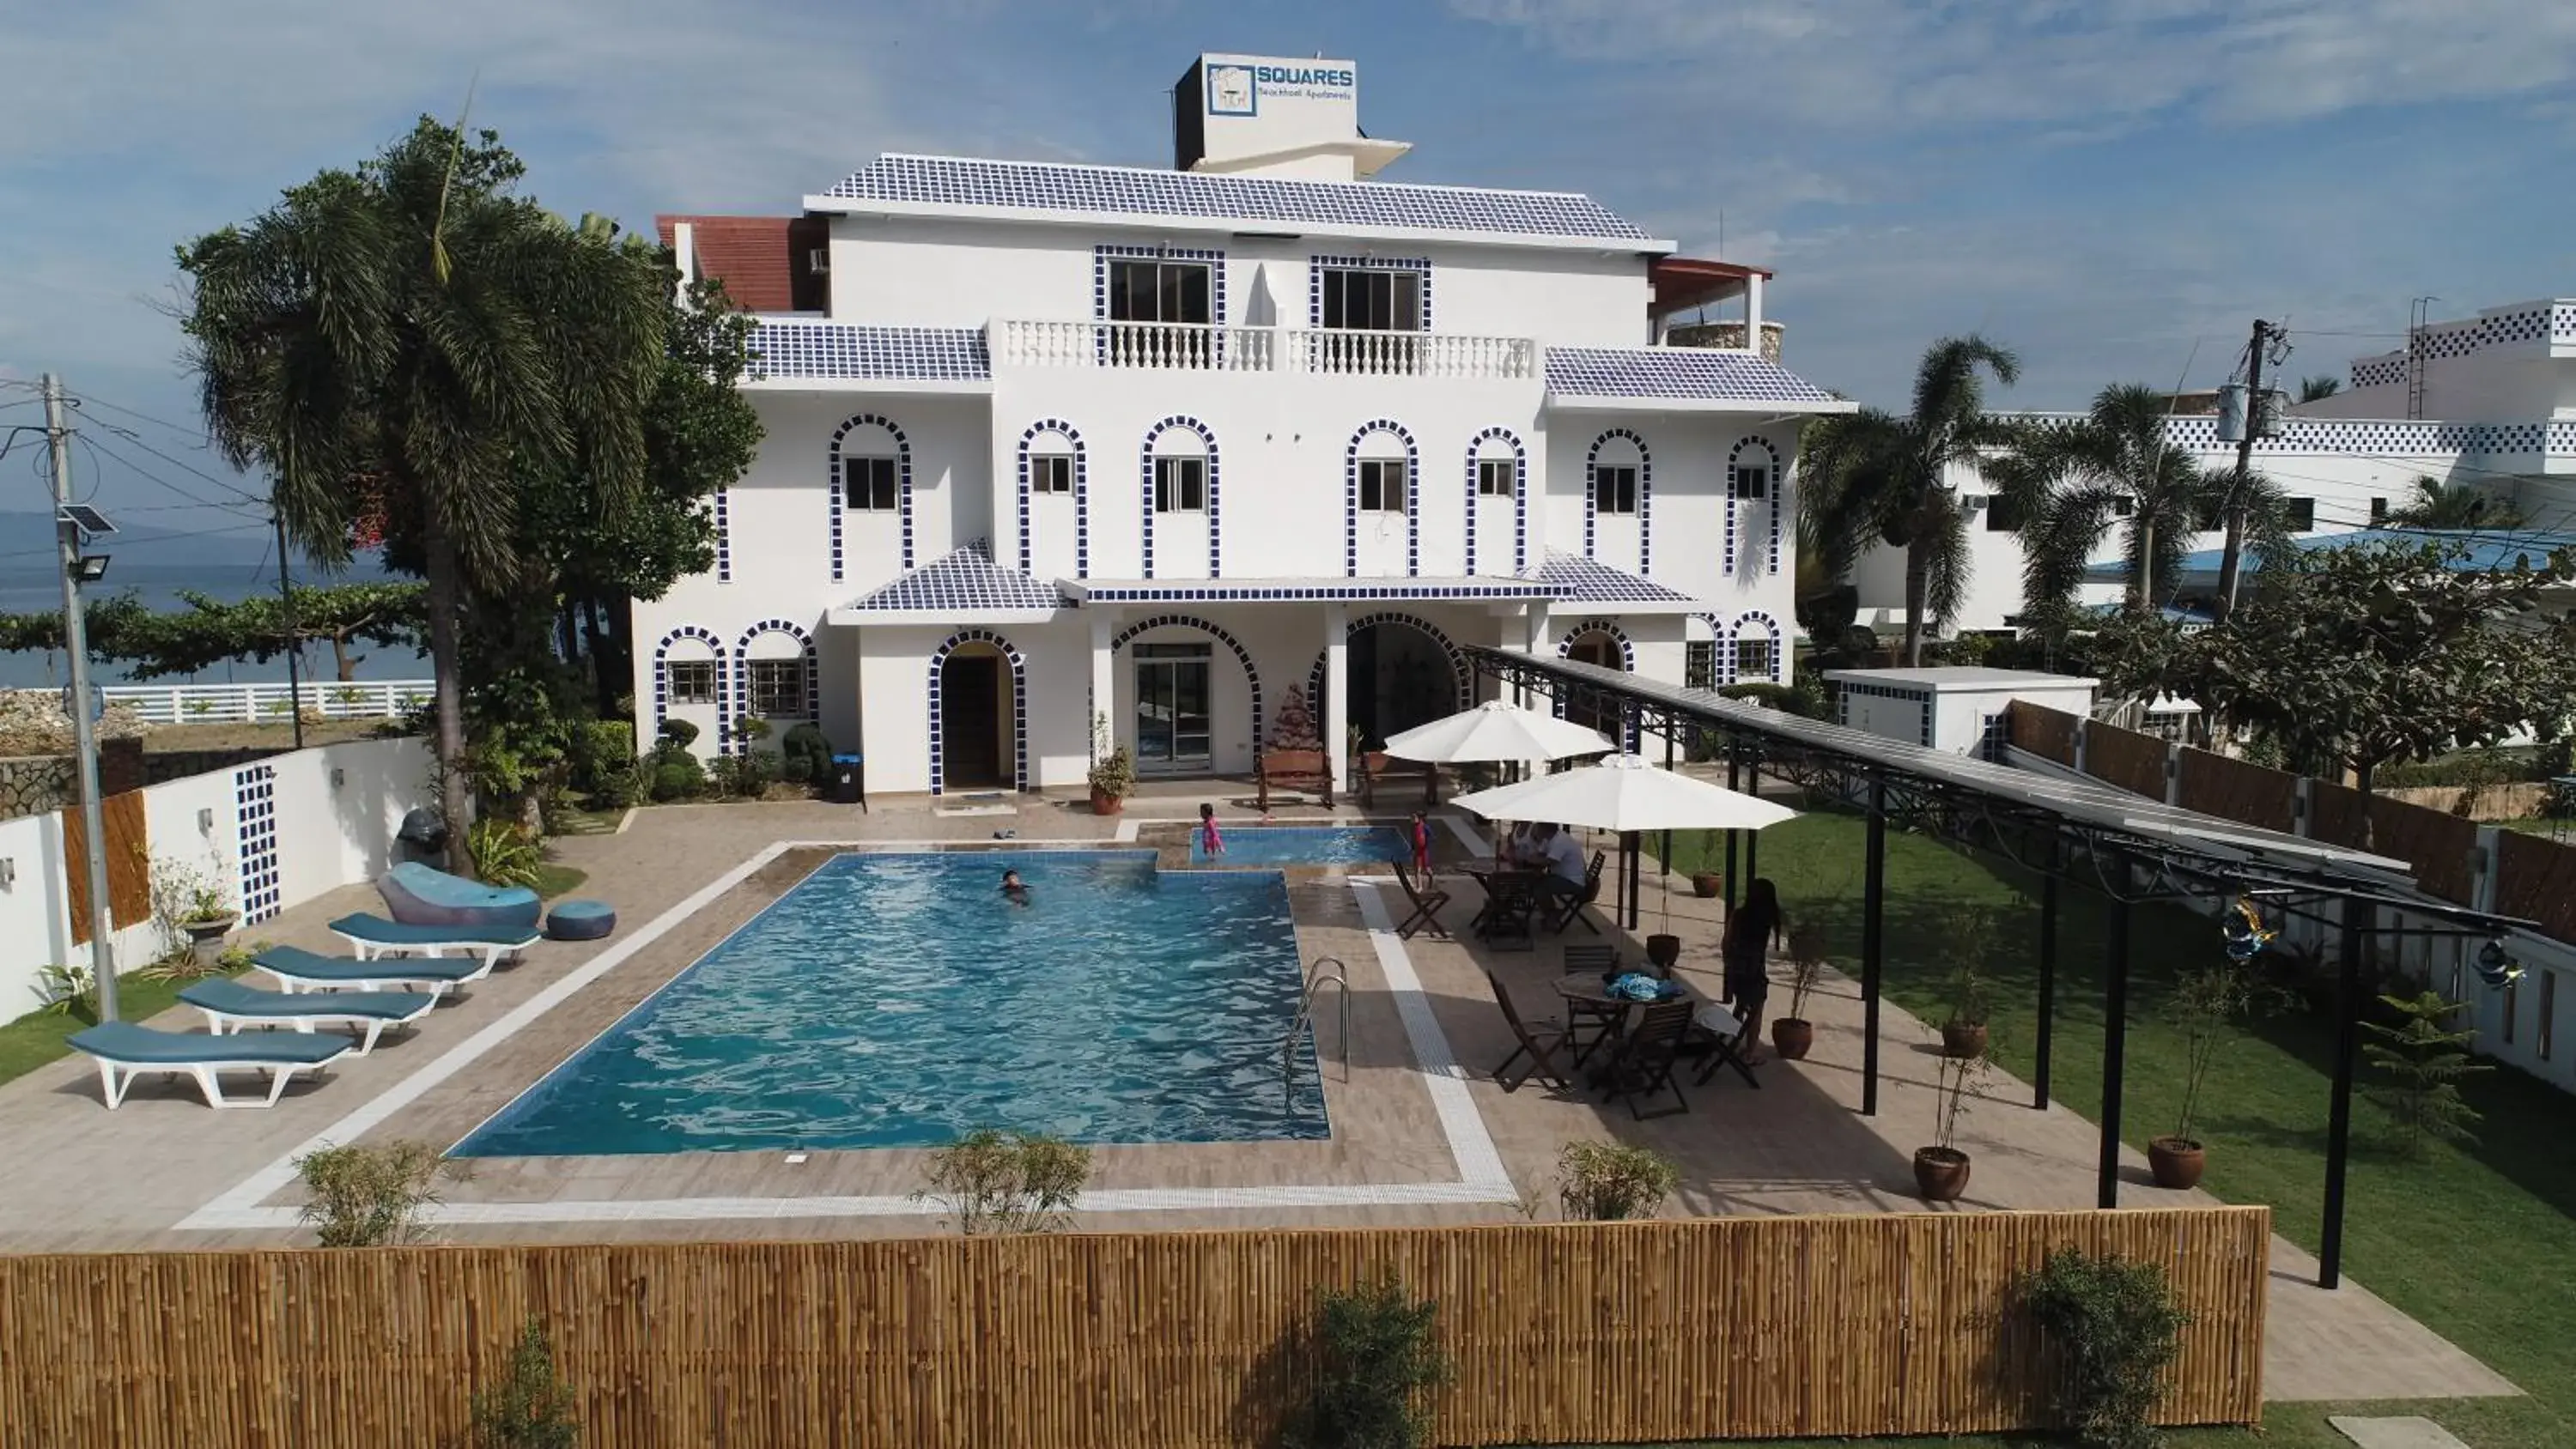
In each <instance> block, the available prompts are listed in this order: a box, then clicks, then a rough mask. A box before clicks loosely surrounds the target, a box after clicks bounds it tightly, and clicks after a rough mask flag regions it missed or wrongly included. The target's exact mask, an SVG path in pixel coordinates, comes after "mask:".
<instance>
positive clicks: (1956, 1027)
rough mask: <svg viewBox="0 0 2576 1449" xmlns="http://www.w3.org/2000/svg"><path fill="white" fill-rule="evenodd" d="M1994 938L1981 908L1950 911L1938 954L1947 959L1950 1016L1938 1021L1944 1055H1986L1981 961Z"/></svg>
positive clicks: (1990, 921) (1989, 921) (1991, 920)
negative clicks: (1948, 965)
mask: <svg viewBox="0 0 2576 1449" xmlns="http://www.w3.org/2000/svg"><path fill="white" fill-rule="evenodd" d="M1994 938H1995V927H1994V918H1993V917H1991V916H1989V915H1988V914H1987V913H1986V912H1984V911H1982V910H1964V911H1956V912H1953V913H1951V915H1950V917H1949V920H1948V922H1947V924H1946V925H1945V927H1944V928H1943V931H1942V953H1943V954H1944V955H1946V956H1947V957H1948V958H1949V961H1950V1016H1949V1019H1948V1020H1946V1021H1944V1022H1942V1023H1941V1054H1942V1055H1943V1056H1945V1057H1956V1058H1961V1059H1965V1058H1969V1057H1982V1056H1984V1055H1985V1054H1986V978H1985V963H1986V955H1987V952H1988V951H1989V950H1991V949H1992V948H1993V945H1994Z"/></svg>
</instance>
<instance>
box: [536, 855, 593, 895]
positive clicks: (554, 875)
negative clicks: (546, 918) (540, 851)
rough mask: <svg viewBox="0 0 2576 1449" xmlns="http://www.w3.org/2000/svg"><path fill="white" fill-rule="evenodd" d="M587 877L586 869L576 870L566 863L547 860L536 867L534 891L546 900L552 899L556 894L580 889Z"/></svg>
mask: <svg viewBox="0 0 2576 1449" xmlns="http://www.w3.org/2000/svg"><path fill="white" fill-rule="evenodd" d="M588 879H590V875H589V873H588V872H586V871H578V870H575V869H573V868H572V867H571V866H568V865H557V864H555V863H554V862H553V861H551V860H549V861H546V862H544V863H543V864H541V865H539V866H538V867H537V880H536V892H537V894H538V895H539V896H541V897H543V898H544V899H546V900H553V899H554V898H555V897H557V896H560V895H564V894H567V893H569V892H572V891H577V890H579V889H581V883H582V882H583V881H586V880H588Z"/></svg>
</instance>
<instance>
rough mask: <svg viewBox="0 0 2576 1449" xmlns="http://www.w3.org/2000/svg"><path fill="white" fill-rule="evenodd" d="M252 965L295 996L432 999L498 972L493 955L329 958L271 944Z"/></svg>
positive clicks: (316, 953)
mask: <svg viewBox="0 0 2576 1449" xmlns="http://www.w3.org/2000/svg"><path fill="white" fill-rule="evenodd" d="M250 963H251V965H253V966H255V967H257V968H259V969H260V970H262V971H265V972H267V973H268V974H269V975H270V976H271V977H273V978H275V979H276V981H277V985H278V988H279V990H281V991H283V992H285V993H287V994H289V995H294V994H297V993H301V992H308V991H365V992H376V991H419V992H426V993H427V994H428V995H429V996H431V997H432V998H436V997H440V996H444V995H446V994H447V993H448V992H449V991H451V990H453V989H454V988H456V987H459V986H468V985H471V984H473V983H474V982H477V981H480V980H482V979H483V978H484V977H486V976H489V975H491V974H492V961H491V958H489V957H484V958H482V959H479V960H478V959H475V958H472V957H458V958H456V959H455V960H432V959H423V958H418V957H400V958H386V957H373V958H369V957H360V958H358V959H356V960H351V959H350V958H349V957H346V956H325V955H322V954H320V953H319V952H315V951H307V950H304V949H302V948H301V947H297V946H271V947H269V948H268V949H267V950H265V951H262V952H260V953H259V954H258V955H256V956H253V957H251V958H250Z"/></svg>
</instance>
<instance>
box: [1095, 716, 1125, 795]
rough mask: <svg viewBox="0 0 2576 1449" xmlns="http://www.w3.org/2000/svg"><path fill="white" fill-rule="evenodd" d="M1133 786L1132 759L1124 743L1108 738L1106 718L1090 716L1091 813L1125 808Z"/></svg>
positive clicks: (1107, 720) (1107, 719)
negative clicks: (1113, 741) (1111, 740)
mask: <svg viewBox="0 0 2576 1449" xmlns="http://www.w3.org/2000/svg"><path fill="white" fill-rule="evenodd" d="M1135 788H1136V759H1135V757H1134V756H1133V755H1130V754H1128V753H1127V747H1126V746H1125V745H1117V744H1111V743H1110V741H1109V717H1108V716H1107V715H1104V714H1095V715H1093V716H1092V717H1091V813H1092V814H1094V815H1115V814H1117V813H1118V812H1119V811H1121V810H1123V809H1125V808H1127V796H1128V795H1129V794H1130V793H1132V792H1133V791H1134V790H1135Z"/></svg>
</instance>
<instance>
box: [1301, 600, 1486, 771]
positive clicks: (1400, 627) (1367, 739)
mask: <svg viewBox="0 0 2576 1449" xmlns="http://www.w3.org/2000/svg"><path fill="white" fill-rule="evenodd" d="M1344 637H1345V638H1346V640H1347V644H1346V648H1347V650H1348V658H1347V661H1346V664H1345V667H1346V668H1347V669H1348V670H1349V673H1350V679H1351V699H1350V715H1349V723H1350V727H1351V728H1353V729H1355V730H1358V731H1359V732H1360V748H1362V749H1364V750H1374V749H1381V748H1383V747H1384V746H1385V744H1386V738H1387V736H1389V735H1398V734H1402V733H1404V732H1405V731H1406V730H1409V729H1412V728H1413V727H1414V726H1416V725H1425V724H1429V723H1430V722H1432V721H1433V720H1436V719H1439V718H1442V717H1443V716H1445V715H1450V714H1454V713H1456V712H1457V711H1459V710H1462V709H1465V708H1466V707H1467V685H1466V681H1465V680H1464V679H1463V678H1462V677H1461V672H1460V665H1459V662H1458V659H1457V656H1456V655H1455V653H1454V652H1453V651H1452V650H1451V648H1450V644H1449V641H1448V640H1447V639H1445V638H1443V637H1442V636H1441V635H1440V634H1439V633H1438V632H1436V631H1435V630H1434V629H1433V628H1432V627H1431V626H1430V625H1428V624H1424V623H1422V622H1420V621H1419V620H1415V619H1410V618H1406V617H1403V616H1399V615H1379V616H1377V617H1374V618H1367V619H1355V620H1353V621H1352V622H1351V628H1350V632H1349V634H1347V635H1346V636H1344ZM1324 662H1325V661H1324V660H1323V659H1322V658H1318V659H1317V660H1316V661H1315V669H1314V674H1313V677H1312V679H1311V681H1310V688H1309V690H1308V693H1309V696H1310V701H1311V703H1312V705H1313V707H1314V710H1315V718H1316V719H1317V721H1319V722H1320V721H1322V720H1324V719H1327V718H1329V717H1330V705H1329V698H1330V694H1331V691H1332V688H1333V680H1332V679H1331V678H1330V671H1328V670H1326V669H1325V667H1324Z"/></svg>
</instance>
